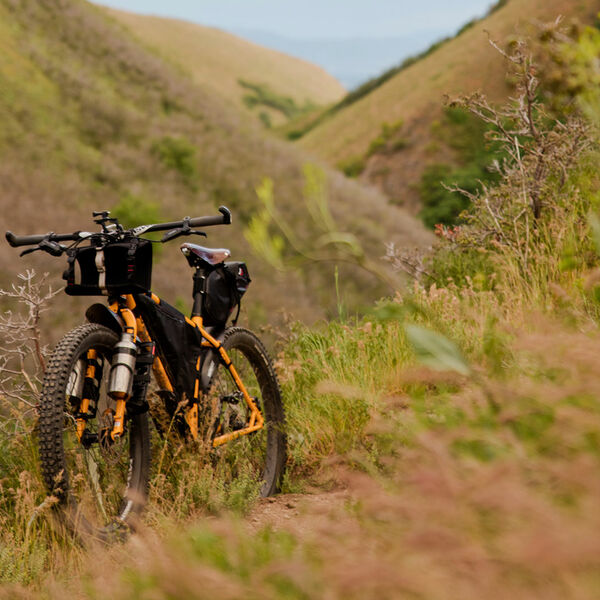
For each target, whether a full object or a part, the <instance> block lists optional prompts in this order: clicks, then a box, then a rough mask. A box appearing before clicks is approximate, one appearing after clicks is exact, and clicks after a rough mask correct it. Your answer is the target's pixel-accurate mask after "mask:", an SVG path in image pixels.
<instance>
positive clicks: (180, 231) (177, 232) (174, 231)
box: [160, 228, 207, 244]
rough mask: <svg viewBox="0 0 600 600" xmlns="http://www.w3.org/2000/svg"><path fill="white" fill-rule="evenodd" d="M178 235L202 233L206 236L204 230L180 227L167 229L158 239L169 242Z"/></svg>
mask: <svg viewBox="0 0 600 600" xmlns="http://www.w3.org/2000/svg"><path fill="white" fill-rule="evenodd" d="M180 235H203V236H204V237H207V236H206V233H205V232H204V231H194V230H193V229H186V228H181V229H171V231H167V233H165V235H163V236H162V239H161V240H160V241H161V242H162V243H163V244H164V243H165V242H169V241H171V240H174V239H175V238H178V237H179V236H180Z"/></svg>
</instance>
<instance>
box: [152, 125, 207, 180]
mask: <svg viewBox="0 0 600 600" xmlns="http://www.w3.org/2000/svg"><path fill="white" fill-rule="evenodd" d="M152 154H154V155H155V156H157V157H158V159H159V160H160V162H161V163H162V164H163V165H164V166H165V167H167V168H168V169H173V170H174V171H177V172H178V173H179V174H180V175H181V176H182V177H183V178H184V179H185V180H186V182H188V183H191V182H192V181H193V180H194V178H195V177H196V175H197V171H198V169H197V167H196V147H195V146H194V145H193V144H192V143H191V142H190V141H189V140H187V139H186V138H184V137H171V136H165V137H163V138H161V139H160V140H158V141H156V142H155V143H154V144H153V145H152Z"/></svg>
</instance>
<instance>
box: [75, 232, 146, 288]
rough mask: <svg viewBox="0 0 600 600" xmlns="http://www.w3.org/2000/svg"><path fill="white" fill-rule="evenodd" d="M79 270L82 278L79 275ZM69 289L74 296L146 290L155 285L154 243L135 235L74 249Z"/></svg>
mask: <svg viewBox="0 0 600 600" xmlns="http://www.w3.org/2000/svg"><path fill="white" fill-rule="evenodd" d="M76 271H78V272H79V273H78V275H79V276H78V277H77V274H76ZM63 279H66V281H67V287H66V289H65V292H66V293H67V294H69V295H70V296H101V295H109V296H110V295H115V296H118V295H121V294H138V293H146V292H149V291H150V289H151V284H152V242H150V241H149V240H144V239H140V238H137V237H134V238H132V239H130V240H125V241H122V242H114V243H109V244H106V245H105V246H84V247H79V248H75V249H73V250H72V251H70V254H69V263H68V267H67V270H66V271H65V272H64V273H63Z"/></svg>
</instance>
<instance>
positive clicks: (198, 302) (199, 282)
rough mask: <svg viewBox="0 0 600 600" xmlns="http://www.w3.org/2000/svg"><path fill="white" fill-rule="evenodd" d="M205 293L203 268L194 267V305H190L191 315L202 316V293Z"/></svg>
mask: <svg viewBox="0 0 600 600" xmlns="http://www.w3.org/2000/svg"><path fill="white" fill-rule="evenodd" d="M205 293H206V274H205V272H204V269H202V268H200V267H196V271H195V272H194V291H193V296H194V305H193V307H192V317H201V316H202V305H203V302H204V294H205Z"/></svg>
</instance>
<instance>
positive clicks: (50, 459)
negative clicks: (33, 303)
mask: <svg viewBox="0 0 600 600" xmlns="http://www.w3.org/2000/svg"><path fill="white" fill-rule="evenodd" d="M117 342H118V336H117V335H116V334H115V333H114V332H113V331H111V330H110V329H108V328H106V327H103V326H101V325H96V324H88V325H82V326H81V327H78V328H77V329H74V330H73V331H71V332H70V333H68V334H67V335H66V336H65V337H64V338H63V339H62V340H61V341H60V342H59V344H58V345H57V347H56V349H55V350H54V353H53V355H52V358H51V360H50V363H49V364H48V368H47V369H46V374H45V377H44V383H43V387H42V395H41V402H40V420H39V446H40V461H41V467H42V474H43V476H44V481H45V483H46V486H47V489H48V491H49V493H50V494H52V495H54V496H55V497H56V498H57V500H58V507H59V508H60V509H61V514H62V516H63V517H64V521H65V523H66V525H67V526H68V528H69V529H70V530H71V531H73V532H76V533H78V534H87V535H92V536H94V537H98V538H100V539H107V538H109V537H111V536H114V535H121V534H123V533H126V531H127V530H128V529H129V527H130V526H131V525H132V522H133V521H134V520H135V518H136V517H137V516H138V515H139V513H140V511H141V510H142V508H143V506H144V504H145V501H146V497H147V491H148V477H149V469H150V436H149V429H148V418H147V414H146V413H145V412H143V413H141V414H133V415H127V418H126V425H125V432H124V434H123V436H122V437H121V438H118V439H117V440H116V441H112V439H111V437H110V431H111V429H112V425H113V421H112V420H113V415H114V410H115V401H114V400H113V399H112V398H110V397H109V396H108V394H107V385H108V376H109V370H110V364H111V359H112V355H113V351H114V346H115V344H116V343H117ZM86 375H87V377H86ZM82 377H84V379H83V380H82ZM84 396H85V397H86V398H87V399H88V400H90V403H89V409H88V411H87V417H86V426H85V430H84V432H83V435H82V436H81V440H80V439H79V437H78V435H77V419H78V418H80V417H81V415H80V411H81V399H82V397H84Z"/></svg>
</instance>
